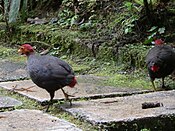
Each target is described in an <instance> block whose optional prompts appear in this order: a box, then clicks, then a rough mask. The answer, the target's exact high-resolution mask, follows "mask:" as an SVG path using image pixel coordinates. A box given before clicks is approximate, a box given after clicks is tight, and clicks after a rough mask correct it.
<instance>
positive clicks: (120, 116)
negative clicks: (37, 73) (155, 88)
mask: <svg viewBox="0 0 175 131" xmlns="http://www.w3.org/2000/svg"><path fill="white" fill-rule="evenodd" d="M145 102H147V103H160V106H158V107H154V108H147V109H142V104H144V103H145ZM62 108H63V109H64V110H66V111H67V112H69V113H70V114H72V115H73V116H75V117H76V118H79V119H84V120H86V121H89V122H90V123H92V124H93V125H96V126H101V127H102V128H107V129H108V128H110V127H111V126H112V125H114V124H116V126H118V127H119V129H120V128H121V129H122V128H123V127H124V126H125V128H127V127H130V129H134V125H132V124H133V123H134V124H138V126H137V128H139V129H142V128H144V126H143V125H139V123H144V125H147V126H148V125H149V124H150V122H151V120H147V119H150V118H157V119H160V117H162V116H164V117H167V118H168V117H169V116H171V115H172V114H174V115H175V90H173V91H162V92H153V93H146V94H137V95H131V96H125V97H113V98H104V99H97V100H89V101H77V102H74V103H73V106H72V107H70V106H69V105H63V106H62ZM172 119H173V118H172ZM174 119H175V118H174ZM174 119H173V120H174ZM166 121H167V119H166V120H164V121H163V122H166ZM169 122H171V120H170V121H169ZM124 123H125V124H124ZM123 124H124V125H123ZM152 124H153V123H152ZM131 125H132V126H133V127H132V126H131ZM149 126H150V127H149V128H150V129H152V130H155V129H156V127H152V126H151V125H149ZM159 126H160V125H159ZM161 126H162V128H167V125H163V124H162V125H161ZM163 126H164V127H163ZM171 128H173V129H175V127H173V126H171Z"/></svg>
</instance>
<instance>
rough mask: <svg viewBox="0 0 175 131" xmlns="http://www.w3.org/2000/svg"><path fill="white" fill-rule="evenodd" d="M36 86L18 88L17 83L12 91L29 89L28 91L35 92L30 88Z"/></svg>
mask: <svg viewBox="0 0 175 131" xmlns="http://www.w3.org/2000/svg"><path fill="white" fill-rule="evenodd" d="M33 87H34V86H30V87H27V88H23V87H21V88H17V85H15V86H13V88H12V91H27V92H34V91H32V90H30V89H31V88H33Z"/></svg>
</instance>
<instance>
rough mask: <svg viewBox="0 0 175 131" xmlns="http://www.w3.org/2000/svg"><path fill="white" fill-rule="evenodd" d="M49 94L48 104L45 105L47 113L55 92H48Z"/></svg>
mask: <svg viewBox="0 0 175 131" xmlns="http://www.w3.org/2000/svg"><path fill="white" fill-rule="evenodd" d="M49 94H50V101H49V103H48V105H47V108H46V110H45V112H48V110H49V107H50V105H52V104H53V102H52V100H53V98H54V94H55V91H51V92H49Z"/></svg>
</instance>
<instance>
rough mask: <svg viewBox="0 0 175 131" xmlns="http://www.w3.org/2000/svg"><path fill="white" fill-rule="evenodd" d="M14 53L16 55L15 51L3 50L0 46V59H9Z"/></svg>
mask: <svg viewBox="0 0 175 131" xmlns="http://www.w3.org/2000/svg"><path fill="white" fill-rule="evenodd" d="M15 53H16V50H14V49H11V48H5V47H3V46H1V45H0V58H7V57H11V56H12V55H13V54H15Z"/></svg>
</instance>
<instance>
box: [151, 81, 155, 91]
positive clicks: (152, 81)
mask: <svg viewBox="0 0 175 131" xmlns="http://www.w3.org/2000/svg"><path fill="white" fill-rule="evenodd" d="M151 83H152V85H153V88H154V91H156V87H155V84H154V80H151Z"/></svg>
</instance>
